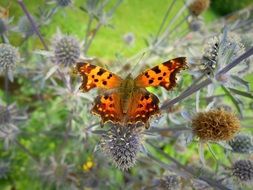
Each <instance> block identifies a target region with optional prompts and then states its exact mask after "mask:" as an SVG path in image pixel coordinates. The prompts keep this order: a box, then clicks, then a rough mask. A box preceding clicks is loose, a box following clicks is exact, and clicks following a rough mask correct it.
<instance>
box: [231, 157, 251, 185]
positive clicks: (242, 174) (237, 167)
mask: <svg viewBox="0 0 253 190" xmlns="http://www.w3.org/2000/svg"><path fill="white" fill-rule="evenodd" d="M232 174H233V176H235V177H236V178H237V179H239V180H240V181H242V182H249V181H252V180H253V162H252V161H251V160H238V161H236V162H235V163H234V164H233V166H232Z"/></svg>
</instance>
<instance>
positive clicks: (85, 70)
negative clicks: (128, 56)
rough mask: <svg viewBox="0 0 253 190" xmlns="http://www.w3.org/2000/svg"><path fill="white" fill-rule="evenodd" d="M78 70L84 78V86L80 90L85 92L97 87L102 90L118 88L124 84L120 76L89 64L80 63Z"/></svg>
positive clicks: (77, 66)
mask: <svg viewBox="0 0 253 190" xmlns="http://www.w3.org/2000/svg"><path fill="white" fill-rule="evenodd" d="M76 70H77V71H78V73H79V74H80V75H81V76H82V86H81V87H80V89H81V90H82V91H84V92H87V91H89V90H90V89H92V88H95V87H97V88H101V89H113V88H117V87H119V86H120V84H121V82H122V79H121V78H120V77H119V76H117V75H115V74H113V73H111V72H110V71H108V70H105V69H103V68H102V67H99V66H96V65H92V64H90V63H87V62H78V63H77V65H76Z"/></svg>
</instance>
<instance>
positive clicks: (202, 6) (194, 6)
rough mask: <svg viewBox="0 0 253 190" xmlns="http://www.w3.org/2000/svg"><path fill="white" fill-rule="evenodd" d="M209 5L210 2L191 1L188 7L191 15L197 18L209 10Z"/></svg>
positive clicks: (201, 0) (204, 0) (205, 0)
mask: <svg viewBox="0 0 253 190" xmlns="http://www.w3.org/2000/svg"><path fill="white" fill-rule="evenodd" d="M209 5H210V0H191V1H190V3H189V6H188V7H189V10H190V12H191V14H192V15H194V16H199V15H200V14H201V13H203V12H204V11H206V10H207V9H208V8H209Z"/></svg>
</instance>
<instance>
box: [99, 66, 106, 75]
mask: <svg viewBox="0 0 253 190" xmlns="http://www.w3.org/2000/svg"><path fill="white" fill-rule="evenodd" d="M105 72H106V71H105V70H104V69H102V68H100V69H99V71H98V73H97V75H99V76H101V75H102V74H103V73H105Z"/></svg>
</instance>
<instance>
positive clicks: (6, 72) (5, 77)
mask: <svg viewBox="0 0 253 190" xmlns="http://www.w3.org/2000/svg"><path fill="white" fill-rule="evenodd" d="M4 92H5V98H6V104H7V106H8V105H9V104H10V97H9V78H8V68H6V69H5V75H4Z"/></svg>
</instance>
